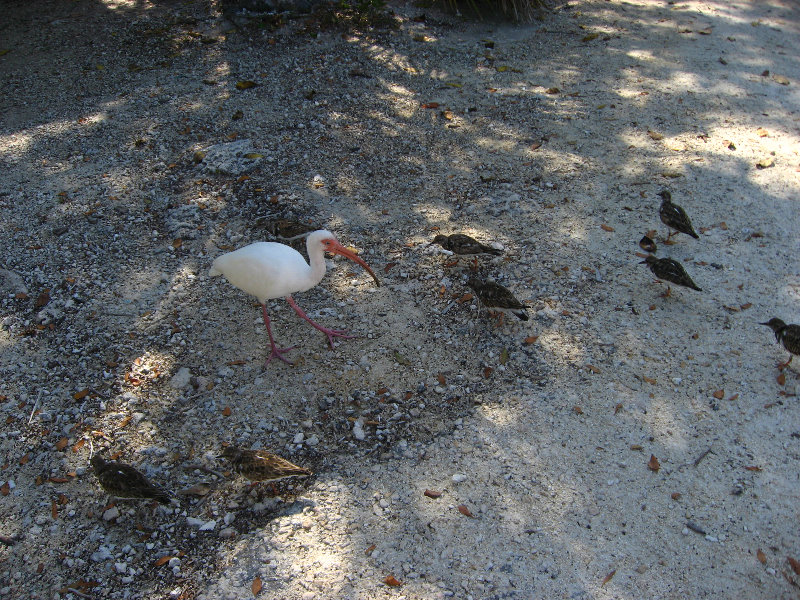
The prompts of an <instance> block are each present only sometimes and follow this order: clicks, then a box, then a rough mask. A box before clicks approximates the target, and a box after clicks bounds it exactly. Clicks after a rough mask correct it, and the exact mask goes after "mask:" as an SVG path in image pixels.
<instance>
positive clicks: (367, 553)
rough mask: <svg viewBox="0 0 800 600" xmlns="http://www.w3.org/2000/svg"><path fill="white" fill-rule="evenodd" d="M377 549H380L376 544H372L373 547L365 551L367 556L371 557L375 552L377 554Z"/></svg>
mask: <svg viewBox="0 0 800 600" xmlns="http://www.w3.org/2000/svg"><path fill="white" fill-rule="evenodd" d="M377 547H378V546H377V545H375V544H372V545H371V546H370V547H369V548H367V549H366V550H364V554H366V555H367V556H369V555H370V554H372V553H373V552H375V548H377Z"/></svg>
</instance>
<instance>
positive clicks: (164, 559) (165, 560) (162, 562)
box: [153, 556, 175, 567]
mask: <svg viewBox="0 0 800 600" xmlns="http://www.w3.org/2000/svg"><path fill="white" fill-rule="evenodd" d="M173 558H175V557H174V556H162V557H161V558H159V559H158V560H157V561H156V562H154V563H153V566H154V567H160V566H161V565H165V564H167V563H168V562H169V561H170V560H172V559H173Z"/></svg>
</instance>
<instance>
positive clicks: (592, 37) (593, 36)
mask: <svg viewBox="0 0 800 600" xmlns="http://www.w3.org/2000/svg"><path fill="white" fill-rule="evenodd" d="M599 37H600V34H599V33H597V32H596V31H595V32H594V33H589V34H587V35H585V36H583V37H582V38H581V41H582V42H591V41H592V40H596V39H597V38H599Z"/></svg>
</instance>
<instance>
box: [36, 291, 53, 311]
mask: <svg viewBox="0 0 800 600" xmlns="http://www.w3.org/2000/svg"><path fill="white" fill-rule="evenodd" d="M48 302H50V290H43V291H42V293H41V294H39V297H38V298H36V302H34V303H33V307H34V308H35V309H36V310H39V309H40V308H43V307H45V306H47V304H48Z"/></svg>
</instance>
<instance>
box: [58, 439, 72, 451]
mask: <svg viewBox="0 0 800 600" xmlns="http://www.w3.org/2000/svg"><path fill="white" fill-rule="evenodd" d="M68 445H69V439H67V438H65V437H62V438H61V439H60V440H58V441H57V442H56V450H58V451H61V450H63V449H64V448H66V447H67V446H68Z"/></svg>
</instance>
